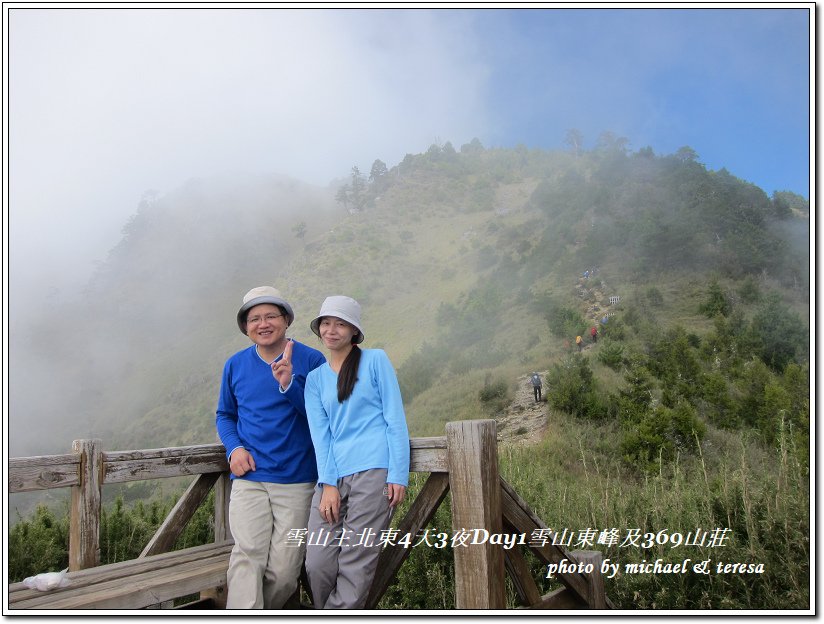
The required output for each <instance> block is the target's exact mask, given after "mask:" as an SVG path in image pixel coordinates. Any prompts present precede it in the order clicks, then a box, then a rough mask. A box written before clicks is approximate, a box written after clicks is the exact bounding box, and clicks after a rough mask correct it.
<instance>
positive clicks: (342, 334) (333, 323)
mask: <svg viewBox="0 0 824 624" xmlns="http://www.w3.org/2000/svg"><path fill="white" fill-rule="evenodd" d="M318 332H319V333H320V339H321V340H322V341H323V344H324V345H326V348H327V349H329V350H330V351H337V350H339V349H348V348H350V347H351V346H352V338H354V337H355V336H356V335H357V333H358V329H357V328H356V327H355V326H354V325H352V324H350V323H347V322H346V321H344V320H343V319H339V318H337V317H335V316H324V317H323V318H322V319H321V320H320V323H319V324H318Z"/></svg>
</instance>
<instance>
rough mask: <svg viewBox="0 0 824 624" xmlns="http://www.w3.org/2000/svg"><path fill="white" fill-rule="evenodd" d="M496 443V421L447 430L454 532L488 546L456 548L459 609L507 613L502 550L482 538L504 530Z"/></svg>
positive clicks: (472, 422)
mask: <svg viewBox="0 0 824 624" xmlns="http://www.w3.org/2000/svg"><path fill="white" fill-rule="evenodd" d="M497 444H498V441H497V430H496V427H495V421H494V420H464V421H459V422H450V423H447V425H446V447H447V457H448V462H449V489H450V491H451V493H452V529H453V531H471V532H472V533H473V536H474V535H477V536H479V537H480V539H475V540H474V541H476V542H481V541H483V542H484V543H476V544H468V545H466V546H464V545H459V546H455V548H453V551H452V552H453V554H454V557H455V607H456V608H458V609H504V608H506V592H505V584H504V557H503V549H502V548H501V546H500V545H499V544H490V543H489V539H488V537H487V539H486V540H484V539H483V537H484V536H491V535H499V534H501V533H502V531H503V527H502V521H501V486H500V481H499V477H498V447H497ZM469 541H473V540H472V539H470V540H469Z"/></svg>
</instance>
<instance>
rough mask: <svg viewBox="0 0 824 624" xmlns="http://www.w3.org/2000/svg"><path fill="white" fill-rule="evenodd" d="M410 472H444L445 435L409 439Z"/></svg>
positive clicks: (446, 466)
mask: <svg viewBox="0 0 824 624" xmlns="http://www.w3.org/2000/svg"><path fill="white" fill-rule="evenodd" d="M409 449H410V456H409V471H410V472H446V471H447V470H448V469H449V468H448V465H447V456H446V436H439V437H434V438H412V439H411V440H409Z"/></svg>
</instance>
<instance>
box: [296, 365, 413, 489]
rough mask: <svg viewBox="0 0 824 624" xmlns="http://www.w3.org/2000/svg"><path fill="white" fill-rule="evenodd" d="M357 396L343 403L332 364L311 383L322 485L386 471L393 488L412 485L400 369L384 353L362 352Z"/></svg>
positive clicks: (311, 419) (311, 412) (314, 375)
mask: <svg viewBox="0 0 824 624" xmlns="http://www.w3.org/2000/svg"><path fill="white" fill-rule="evenodd" d="M361 351H362V354H361V359H360V364H359V366H358V381H357V382H356V383H355V389H354V390H353V392H352V395H351V396H350V397H349V398H348V399H346V400H345V401H344V402H343V403H339V402H338V375H337V373H335V372H334V371H333V370H332V368H331V367H330V366H329V364H328V363H326V364H323V365H322V366H320V367H318V368H316V369H315V370H313V371H312V372H310V373H309V375H308V376H307V378H306V392H305V396H306V414H307V416H308V418H309V430H310V432H311V434H312V442H313V443H314V445H315V456H316V457H317V464H318V482H319V483H326V484H329V485H337V482H338V479H339V478H340V477H345V476H347V475H351V474H354V473H356V472H360V471H362V470H369V469H372V468H386V469H387V471H388V475H387V478H386V481H387V482H388V483H397V484H399V485H408V484H409V431H408V429H407V426H406V415H405V414H404V411H403V401H402V400H401V391H400V387H399V386H398V378H397V376H396V375H395V369H394V368H392V363H391V362H390V361H389V358H388V357H387V355H386V353H385V352H384V351H383V350H381V349H361Z"/></svg>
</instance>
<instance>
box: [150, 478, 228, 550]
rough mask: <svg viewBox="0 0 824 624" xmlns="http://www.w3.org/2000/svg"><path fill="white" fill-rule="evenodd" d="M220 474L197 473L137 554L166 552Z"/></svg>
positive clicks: (172, 545)
mask: <svg viewBox="0 0 824 624" xmlns="http://www.w3.org/2000/svg"><path fill="white" fill-rule="evenodd" d="M220 474H221V473H218V472H212V473H209V474H202V475H198V476H197V478H196V479H195V480H194V481H192V483H191V484H190V485H189V487H188V488H187V489H186V491H185V492H184V493H183V495H182V496H181V497H180V498H179V499H178V501H177V503H175V506H174V507H172V510H171V511H170V512H169V515H168V516H166V519H165V520H164V521H163V523H162V524H161V525H160V526H159V527H158V529H157V531H156V532H155V534H154V535H153V536H152V538H151V539H150V540H149V543H148V544H146V547H145V548H144V549H143V552H141V553H140V555H139V556H140V557H145V556H147V555H155V554H158V553H162V552H168V551H170V550H171V549H172V548H173V547H174V545H175V542H176V541H177V538H178V537H180V534H181V533H183V530H184V529H185V528H186V525H187V524H189V520H191V519H192V516H193V515H194V513H195V512H196V511H197V510H198V507H200V505H201V504H202V503H203V501H204V500H206V497H207V496H208V495H209V492H210V491H211V489H212V486H213V485H214V484H215V482H216V481H217V480H218V477H220Z"/></svg>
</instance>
